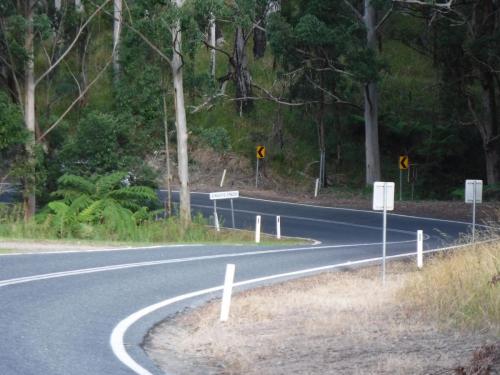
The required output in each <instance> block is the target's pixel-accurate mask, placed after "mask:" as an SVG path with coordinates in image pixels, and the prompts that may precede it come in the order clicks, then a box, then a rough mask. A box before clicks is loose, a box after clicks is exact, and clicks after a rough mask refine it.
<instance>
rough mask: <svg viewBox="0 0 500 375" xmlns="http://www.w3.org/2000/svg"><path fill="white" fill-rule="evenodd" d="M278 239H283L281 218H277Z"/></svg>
mask: <svg viewBox="0 0 500 375" xmlns="http://www.w3.org/2000/svg"><path fill="white" fill-rule="evenodd" d="M276 238H277V239H278V240H280V239H281V218H280V217H279V216H276Z"/></svg>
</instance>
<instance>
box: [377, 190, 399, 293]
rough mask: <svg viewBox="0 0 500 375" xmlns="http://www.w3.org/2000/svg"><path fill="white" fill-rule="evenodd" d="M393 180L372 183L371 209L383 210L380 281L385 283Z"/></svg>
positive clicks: (392, 205)
mask: <svg viewBox="0 0 500 375" xmlns="http://www.w3.org/2000/svg"><path fill="white" fill-rule="evenodd" d="M394 186H395V184H394V182H379V181H377V182H375V183H374V184H373V209H374V210H375V211H383V226H382V283H383V284H384V285H385V261H386V249H387V211H392V210H394Z"/></svg>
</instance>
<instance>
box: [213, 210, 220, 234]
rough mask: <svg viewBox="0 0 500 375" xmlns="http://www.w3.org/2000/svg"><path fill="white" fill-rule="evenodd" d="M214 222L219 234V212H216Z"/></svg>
mask: <svg viewBox="0 0 500 375" xmlns="http://www.w3.org/2000/svg"><path fill="white" fill-rule="evenodd" d="M214 221H215V229H216V230H217V232H220V225H219V217H218V216H217V212H214Z"/></svg>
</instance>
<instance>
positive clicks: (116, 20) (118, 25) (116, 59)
mask: <svg viewBox="0 0 500 375" xmlns="http://www.w3.org/2000/svg"><path fill="white" fill-rule="evenodd" d="M122 5H123V4H122V0H113V49H114V51H115V53H114V54H113V73H114V77H113V78H114V81H115V84H116V83H118V82H119V79H120V36H121V29H122Z"/></svg>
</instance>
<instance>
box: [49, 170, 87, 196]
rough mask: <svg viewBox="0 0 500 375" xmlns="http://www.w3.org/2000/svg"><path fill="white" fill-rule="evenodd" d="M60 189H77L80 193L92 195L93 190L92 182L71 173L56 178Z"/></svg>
mask: <svg viewBox="0 0 500 375" xmlns="http://www.w3.org/2000/svg"><path fill="white" fill-rule="evenodd" d="M57 184H58V186H59V189H60V190H61V191H77V192H79V193H80V194H81V193H85V194H88V195H92V194H94V192H95V187H94V184H93V183H92V182H91V181H89V180H88V179H86V178H84V177H81V176H76V175H73V174H64V175H62V176H61V177H59V179H58V180H57Z"/></svg>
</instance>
